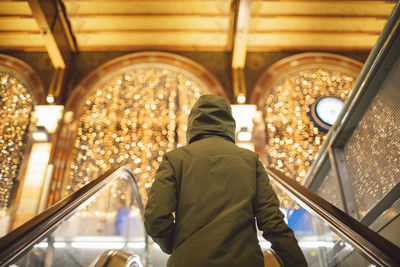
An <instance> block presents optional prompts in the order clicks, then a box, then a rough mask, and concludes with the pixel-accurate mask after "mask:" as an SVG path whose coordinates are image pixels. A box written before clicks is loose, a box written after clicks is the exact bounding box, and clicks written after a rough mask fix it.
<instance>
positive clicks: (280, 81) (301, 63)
mask: <svg viewBox="0 0 400 267" xmlns="http://www.w3.org/2000/svg"><path fill="white" fill-rule="evenodd" d="M361 67H362V64H361V63H359V62H357V61H355V60H353V59H350V58H347V57H343V56H339V55H334V54H328V53H304V54H298V55H294V56H290V57H287V58H284V59H282V60H280V61H278V62H277V63H275V64H274V65H272V66H271V67H270V68H268V69H267V70H266V71H265V72H264V73H263V74H262V75H261V76H260V78H259V80H258V81H257V83H256V86H255V88H254V90H253V93H252V97H251V103H253V104H256V105H257V106H258V109H259V110H262V111H263V117H264V122H265V126H266V127H265V128H266V130H265V132H266V135H267V138H266V144H265V146H264V149H261V150H263V151H264V153H265V157H266V159H267V164H269V165H273V166H275V167H276V168H278V169H280V170H281V171H283V172H284V173H285V174H286V175H288V176H290V177H292V178H296V179H297V180H298V181H299V182H301V181H302V180H303V179H304V177H305V175H306V172H307V171H308V169H309V167H310V165H311V162H312V161H313V160H314V157H315V155H316V153H317V152H318V150H319V147H320V145H321V143H322V142H323V140H324V139H325V133H324V132H321V131H320V130H319V129H318V128H317V127H316V126H315V125H314V123H313V122H312V120H311V118H310V116H309V112H310V105H311V104H312V103H313V102H314V101H315V100H316V99H317V98H318V97H322V96H336V97H340V98H342V99H343V100H345V99H347V96H348V94H349V92H350V91H351V89H352V87H353V85H354V82H355V79H356V77H357V76H358V73H359V72H360V70H361Z"/></svg>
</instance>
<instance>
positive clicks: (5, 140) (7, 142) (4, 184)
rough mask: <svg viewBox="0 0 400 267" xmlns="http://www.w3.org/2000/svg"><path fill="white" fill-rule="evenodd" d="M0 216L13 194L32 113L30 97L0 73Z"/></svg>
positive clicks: (8, 76) (27, 92)
mask: <svg viewBox="0 0 400 267" xmlns="http://www.w3.org/2000/svg"><path fill="white" fill-rule="evenodd" d="M0 101H1V105H0V106H1V108H0V120H1V124H0V213H2V214H5V212H6V209H7V208H8V207H9V205H10V204H11V203H10V202H11V198H12V194H14V193H15V185H16V179H17V177H18V173H19V170H20V167H21V163H22V160H23V158H24V148H25V143H26V139H27V130H28V127H29V122H30V118H31V112H32V110H33V100H32V95H31V93H30V92H29V90H28V89H27V88H26V86H25V85H24V84H23V83H22V82H21V81H20V80H18V79H16V78H15V77H13V75H12V74H9V73H5V72H0Z"/></svg>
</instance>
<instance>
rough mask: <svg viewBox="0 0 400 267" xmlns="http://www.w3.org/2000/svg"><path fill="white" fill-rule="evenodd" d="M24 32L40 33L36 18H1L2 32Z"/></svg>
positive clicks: (0, 28)
mask: <svg viewBox="0 0 400 267" xmlns="http://www.w3.org/2000/svg"><path fill="white" fill-rule="evenodd" d="M10 31H23V32H36V33H39V26H38V25H37V23H36V20H35V19H34V18H25V17H22V18H21V17H17V16H7V17H1V16H0V32H10Z"/></svg>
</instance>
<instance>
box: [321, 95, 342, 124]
mask: <svg viewBox="0 0 400 267" xmlns="http://www.w3.org/2000/svg"><path fill="white" fill-rule="evenodd" d="M343 105H344V103H343V101H342V100H341V99H339V98H336V97H329V96H328V97H324V98H321V99H320V100H319V101H318V103H317V104H316V107H315V113H316V114H317V116H318V117H319V118H320V119H321V120H322V121H323V122H324V123H326V124H328V125H329V126H332V125H333V124H334V123H335V121H336V119H337V117H338V116H339V113H340V111H341V110H342V108H343Z"/></svg>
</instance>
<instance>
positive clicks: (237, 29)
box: [228, 0, 251, 101]
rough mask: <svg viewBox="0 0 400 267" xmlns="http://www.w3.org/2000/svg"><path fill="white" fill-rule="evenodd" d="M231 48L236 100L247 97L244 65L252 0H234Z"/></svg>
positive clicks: (229, 43) (233, 85)
mask: <svg viewBox="0 0 400 267" xmlns="http://www.w3.org/2000/svg"><path fill="white" fill-rule="evenodd" d="M231 12H232V14H233V15H232V18H231V28H230V34H229V37H230V40H229V42H228V45H229V48H231V51H232V62H231V67H232V87H233V96H234V101H237V100H238V99H239V96H241V97H243V96H244V97H246V83H245V77H244V65H245V62H246V53H247V32H248V28H249V20H250V15H251V0H233V1H232V11H231Z"/></svg>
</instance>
